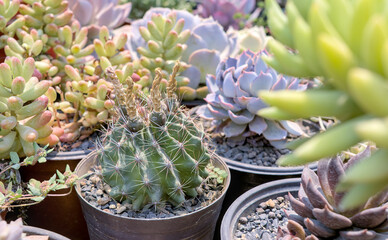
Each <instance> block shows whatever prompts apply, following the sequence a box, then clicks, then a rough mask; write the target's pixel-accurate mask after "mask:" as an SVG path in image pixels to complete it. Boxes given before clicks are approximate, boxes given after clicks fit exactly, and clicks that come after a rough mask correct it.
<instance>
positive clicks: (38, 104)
mask: <svg viewBox="0 0 388 240" xmlns="http://www.w3.org/2000/svg"><path fill="white" fill-rule="evenodd" d="M34 70H35V61H34V59H32V58H27V59H26V60H25V61H24V62H21V61H20V60H19V59H18V58H16V57H11V58H7V59H6V60H5V62H4V63H1V64H0V76H1V81H0V97H1V99H0V100H1V101H0V126H1V131H0V136H2V138H1V139H2V141H1V143H0V156H1V158H9V154H10V152H17V153H18V154H19V155H20V156H24V155H26V156H31V155H34V154H35V148H34V147H33V143H34V142H36V141H39V142H41V143H43V144H50V145H55V144H56V143H57V142H58V137H57V136H56V135H54V134H52V132H53V130H52V128H51V124H50V121H51V117H52V114H51V112H50V111H46V108H47V104H48V98H47V97H46V96H45V95H44V93H45V92H46V91H47V89H48V88H49V87H50V82H49V81H47V80H41V81H40V80H39V79H38V78H37V77H34V76H33V73H34Z"/></svg>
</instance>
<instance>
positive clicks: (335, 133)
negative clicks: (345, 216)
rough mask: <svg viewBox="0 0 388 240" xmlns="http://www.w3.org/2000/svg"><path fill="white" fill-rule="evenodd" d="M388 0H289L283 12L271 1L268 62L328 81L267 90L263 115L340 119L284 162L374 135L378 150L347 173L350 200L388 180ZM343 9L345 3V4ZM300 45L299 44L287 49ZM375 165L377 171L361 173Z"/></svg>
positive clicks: (349, 204) (328, 153)
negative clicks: (317, 86)
mask: <svg viewBox="0 0 388 240" xmlns="http://www.w3.org/2000/svg"><path fill="white" fill-rule="evenodd" d="M387 6H388V5H387V2H385V1H373V3H372V2H370V1H348V0H343V1H314V0H310V1H303V3H302V1H296V0H290V1H288V2H287V5H286V13H285V14H284V13H283V12H282V11H281V9H280V7H279V6H278V5H277V3H276V2H275V1H274V0H268V1H267V8H268V15H269V26H270V28H271V32H272V34H273V36H274V37H275V38H276V39H277V40H274V39H271V40H270V41H269V42H268V45H269V47H270V49H271V51H272V52H273V56H268V57H266V59H265V60H266V62H267V63H268V64H269V65H271V66H272V67H274V68H275V69H277V70H278V71H280V72H282V73H285V74H289V75H292V76H298V77H302V76H307V77H315V76H320V77H321V79H322V81H323V87H322V88H320V89H314V90H310V91H305V92H297V91H276V92H262V93H260V96H261V97H262V98H263V100H264V101H265V102H266V103H267V104H270V105H272V106H273V107H272V108H269V109H264V110H261V111H260V112H259V115H261V116H263V117H268V118H276V119H291V118H298V117H310V116H334V117H336V118H338V119H339V120H341V123H340V124H337V125H336V126H334V127H332V128H330V129H328V131H326V132H324V133H322V134H318V135H315V136H314V137H312V138H311V139H310V140H308V141H306V142H304V143H302V144H301V145H300V146H299V147H298V148H297V149H296V150H295V151H294V152H293V153H292V154H291V155H288V156H285V157H284V158H282V159H280V161H279V163H280V164H282V165H295V164H305V163H307V162H312V161H316V160H319V159H321V158H325V157H330V156H333V155H335V154H336V153H338V152H340V151H342V150H344V149H347V148H349V147H351V146H353V145H355V144H357V143H358V142H360V141H363V140H370V141H373V142H374V143H375V144H376V145H377V147H378V148H379V150H377V151H376V152H374V153H373V154H372V155H371V156H370V157H367V158H365V159H364V160H363V161H362V162H360V163H359V164H356V165H354V166H353V167H352V168H350V169H349V170H348V171H349V172H348V174H349V175H348V176H347V177H344V181H343V182H342V184H341V185H342V187H344V188H345V187H346V188H347V189H349V192H348V194H347V195H346V196H345V197H344V199H343V204H344V206H346V207H349V208H351V207H354V206H356V205H359V204H362V203H363V202H365V201H366V200H367V199H368V197H369V196H371V195H374V194H376V193H378V192H380V191H382V190H383V189H385V188H386V186H387V184H386V176H387V174H386V173H387V171H386V168H384V167H383V166H384V165H386V164H385V163H386V161H387V144H386V141H385V140H386V139H387V136H388V128H387V126H388V125H387V116H388V111H387V109H388V107H387V104H386V103H387V96H388V92H387V89H388V88H387V86H388V85H387V76H388V75H387V71H386V65H387V59H386V57H385V54H384V51H385V49H386V45H387V42H388V37H387V36H388V35H387V34H386V29H387V25H386V24H387V23H386V21H384V19H385V18H386V15H385V14H384V12H383V9H385V8H386V7H387ZM338 9H343V10H344V11H342V10H341V11H338ZM288 49H294V50H291V51H290V50H288ZM360 172H373V174H359V173H360Z"/></svg>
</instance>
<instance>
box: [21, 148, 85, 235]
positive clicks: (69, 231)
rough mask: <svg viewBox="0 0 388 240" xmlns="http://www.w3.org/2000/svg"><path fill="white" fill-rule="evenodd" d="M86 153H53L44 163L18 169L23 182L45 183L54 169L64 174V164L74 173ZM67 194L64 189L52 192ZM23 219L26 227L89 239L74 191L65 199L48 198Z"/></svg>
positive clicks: (31, 208) (34, 206) (33, 207)
mask: <svg viewBox="0 0 388 240" xmlns="http://www.w3.org/2000/svg"><path fill="white" fill-rule="evenodd" d="M89 152H90V151H89ZM87 154H88V152H86V151H74V152H60V153H57V152H52V153H50V154H49V156H48V157H47V162H46V163H39V164H36V165H34V166H28V167H22V168H21V169H20V170H21V175H22V179H23V181H25V182H28V181H29V179H31V178H34V179H37V180H39V181H43V180H48V179H50V177H52V176H53V175H54V174H55V173H56V170H58V171H60V172H64V171H65V168H66V165H67V164H68V165H69V166H70V168H71V170H74V169H75V167H76V166H77V164H78V163H79V162H80V161H81V159H82V158H84V157H85V156H86V155H87ZM66 192H68V190H66V189H65V190H60V191H57V192H54V193H66ZM24 220H25V222H26V223H27V224H28V225H32V226H37V227H40V228H43V229H48V230H51V231H54V232H57V233H60V234H62V235H64V236H66V237H68V238H70V239H72V240H81V239H88V238H89V234H88V230H87V226H86V222H85V219H84V218H83V214H82V209H81V205H80V203H79V200H78V198H77V194H76V193H75V191H74V189H73V190H72V192H71V194H69V195H67V196H64V197H47V198H46V199H45V200H43V201H42V202H41V203H39V204H36V205H33V206H30V207H29V208H28V210H27V218H26V219H24Z"/></svg>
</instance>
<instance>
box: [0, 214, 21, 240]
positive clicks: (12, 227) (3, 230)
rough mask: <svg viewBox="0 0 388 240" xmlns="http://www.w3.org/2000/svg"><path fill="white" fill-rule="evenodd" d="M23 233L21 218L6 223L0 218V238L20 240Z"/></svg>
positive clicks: (3, 239)
mask: <svg viewBox="0 0 388 240" xmlns="http://www.w3.org/2000/svg"><path fill="white" fill-rule="evenodd" d="M22 233H23V221H22V219H21V218H19V219H17V220H16V221H11V222H10V223H7V222H6V221H5V220H2V219H1V218H0V239H2V240H20V239H22Z"/></svg>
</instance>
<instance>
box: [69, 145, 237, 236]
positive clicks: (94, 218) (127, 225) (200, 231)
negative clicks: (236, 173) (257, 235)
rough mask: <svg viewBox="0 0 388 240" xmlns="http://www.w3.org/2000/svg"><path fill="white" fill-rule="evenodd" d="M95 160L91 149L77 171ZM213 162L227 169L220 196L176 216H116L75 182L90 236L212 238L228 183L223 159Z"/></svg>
mask: <svg viewBox="0 0 388 240" xmlns="http://www.w3.org/2000/svg"><path fill="white" fill-rule="evenodd" d="M96 161H97V160H96V155H95V153H94V152H92V153H91V154H89V155H88V156H87V157H86V158H85V159H83V160H82V161H81V162H80V163H79V164H78V166H77V168H76V170H75V172H76V174H78V175H80V176H82V175H84V174H86V173H87V172H88V171H89V170H90V169H91V167H92V166H94V165H95V164H96ZM213 164H214V166H216V167H218V168H220V169H223V170H225V171H226V172H227V173H228V177H227V178H226V179H225V182H224V184H225V187H224V190H223V193H222V195H221V197H220V198H218V199H217V200H216V201H214V202H213V203H212V204H210V205H209V206H207V207H204V208H202V209H200V210H198V211H195V212H192V213H190V214H187V215H183V216H177V217H170V218H163V219H138V218H128V217H121V216H116V215H113V214H110V213H107V212H104V211H102V210H100V209H97V208H95V207H94V206H92V205H91V204H90V203H89V202H87V201H86V200H85V199H84V198H83V197H82V196H81V190H80V185H79V184H77V186H76V191H77V194H78V197H79V199H80V201H81V206H82V210H83V213H84V217H85V219H86V222H87V225H88V229H89V235H90V239H91V240H108V239H118V240H120V239H123V240H124V239H125V240H127V239H128V240H129V239H141V240H154V239H166V240H173V239H209V240H211V239H213V236H214V232H215V227H216V222H217V219H218V217H219V214H220V211H221V207H222V202H223V200H224V197H225V192H226V191H227V189H228V187H229V183H230V172H229V170H228V167H227V165H226V164H225V162H223V161H222V160H220V159H218V158H214V159H213Z"/></svg>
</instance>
